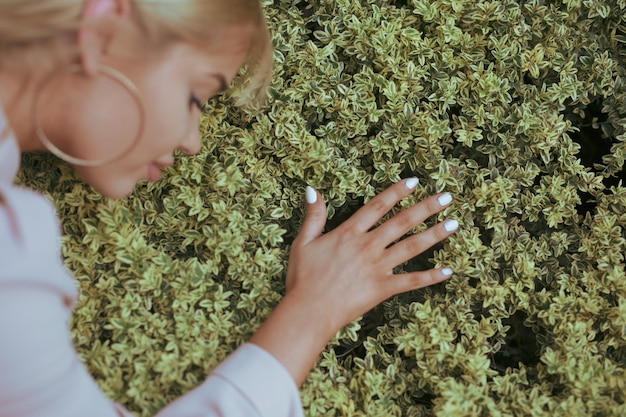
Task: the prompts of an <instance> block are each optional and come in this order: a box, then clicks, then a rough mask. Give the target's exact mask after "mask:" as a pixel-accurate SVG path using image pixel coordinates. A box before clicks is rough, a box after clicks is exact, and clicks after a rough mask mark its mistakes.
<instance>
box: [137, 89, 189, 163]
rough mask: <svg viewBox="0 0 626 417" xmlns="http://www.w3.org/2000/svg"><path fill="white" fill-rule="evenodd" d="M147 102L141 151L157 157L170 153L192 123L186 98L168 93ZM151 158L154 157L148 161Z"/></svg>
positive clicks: (186, 134)
mask: <svg viewBox="0 0 626 417" xmlns="http://www.w3.org/2000/svg"><path fill="white" fill-rule="evenodd" d="M178 96H180V94H178ZM149 103H150V104H149V105H147V106H146V109H145V111H146V123H145V126H144V134H143V135H142V136H143V138H142V141H141V144H140V145H141V148H142V152H141V153H142V154H144V155H147V154H152V155H156V157H157V158H158V157H161V156H164V155H167V154H172V153H173V152H174V150H175V149H176V148H177V147H178V146H180V144H181V142H182V141H183V140H184V139H185V137H186V136H188V135H189V133H190V129H191V127H192V126H193V123H194V122H193V118H194V117H193V115H192V114H191V111H190V108H189V106H188V105H186V103H187V100H185V98H181V97H176V96H175V95H169V97H168V96H159V97H155V98H152V99H150V101H149ZM196 123H197V122H196ZM196 128H197V126H196ZM152 160H154V159H150V160H148V162H149V161H152Z"/></svg>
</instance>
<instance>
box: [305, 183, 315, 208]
mask: <svg viewBox="0 0 626 417" xmlns="http://www.w3.org/2000/svg"><path fill="white" fill-rule="evenodd" d="M316 201H317V191H315V189H314V188H313V187H310V186H307V187H306V202H307V203H309V204H315V202H316Z"/></svg>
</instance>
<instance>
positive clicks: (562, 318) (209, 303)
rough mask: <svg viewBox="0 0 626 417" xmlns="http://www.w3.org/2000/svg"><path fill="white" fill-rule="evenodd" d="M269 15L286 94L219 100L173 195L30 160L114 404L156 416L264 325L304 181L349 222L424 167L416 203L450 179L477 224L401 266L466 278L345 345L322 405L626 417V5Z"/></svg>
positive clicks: (429, 3)
mask: <svg viewBox="0 0 626 417" xmlns="http://www.w3.org/2000/svg"><path fill="white" fill-rule="evenodd" d="M264 3H265V6H266V9H267V15H268V19H269V21H270V25H271V27H272V30H273V32H274V41H275V46H276V51H275V61H276V68H275V77H274V86H273V88H272V89H271V91H270V101H269V104H268V105H267V106H266V107H265V108H262V109H259V110H260V111H259V112H258V113H256V114H255V113H254V112H244V111H242V110H237V109H235V108H233V107H231V106H230V105H229V102H228V100H227V99H226V98H218V99H215V100H213V101H212V102H211V103H210V106H209V107H210V108H209V109H208V110H207V112H206V114H205V115H204V116H203V119H202V132H203V136H204V138H205V141H204V142H205V146H204V149H203V151H202V153H201V154H200V155H199V156H197V157H193V158H179V159H178V162H177V164H176V166H175V167H173V168H172V169H171V170H170V171H168V172H167V175H166V178H165V179H163V180H162V181H161V182H159V183H157V184H152V185H141V186H140V187H138V189H137V190H136V192H135V193H134V194H133V195H132V196H130V197H129V198H127V199H125V200H122V201H117V202H114V201H108V200H105V199H103V198H101V197H99V196H98V195H96V194H94V193H93V192H92V191H90V190H89V189H88V188H86V187H85V186H84V185H82V184H81V183H80V181H78V180H77V179H76V178H75V177H74V175H73V174H72V171H71V169H70V168H68V167H67V166H65V165H60V164H58V163H57V162H56V161H53V160H52V159H50V158H47V157H41V156H28V157H27V158H26V159H25V169H24V170H23V172H22V180H23V181H24V182H25V183H27V184H29V185H32V186H35V187H37V188H39V189H42V190H45V192H46V193H48V194H49V195H50V196H51V198H52V199H54V201H55V202H56V204H57V206H58V209H59V212H60V216H61V218H62V221H63V224H64V229H65V238H64V252H65V256H66V262H67V265H68V267H69V268H70V269H71V270H72V271H74V273H75V274H76V277H77V278H78V280H79V281H80V285H81V290H82V295H81V299H80V304H79V306H78V308H77V310H76V314H75V316H74V319H73V322H72V329H73V334H74V337H75V342H76V346H77V348H78V350H79V352H80V353H81V355H82V356H83V357H84V359H85V361H86V362H87V364H88V366H89V368H90V369H91V371H92V372H93V373H94V375H95V376H96V378H97V379H98V381H99V383H100V384H101V385H102V387H103V388H104V389H105V391H106V392H107V393H108V394H109V395H110V396H111V397H113V398H114V399H115V400H117V401H119V402H121V403H124V404H125V405H127V406H128V407H129V408H130V409H132V410H135V411H137V412H138V413H139V414H140V415H142V416H150V415H153V414H154V413H155V412H156V411H157V410H158V409H159V408H161V407H162V406H164V405H165V404H166V403H168V402H170V401H171V400H172V399H173V398H175V397H177V396H179V395H180V394H182V393H184V392H186V391H187V390H189V389H191V388H192V387H193V386H195V385H197V384H198V383H199V382H200V381H201V380H202V379H203V378H204V376H205V375H206V374H207V373H208V372H209V371H210V370H211V369H212V368H214V367H215V366H216V365H217V364H218V363H219V362H220V361H221V360H223V359H224V358H225V357H226V356H227V355H228V354H229V353H230V352H231V351H232V350H234V349H235V348H236V347H237V346H238V345H240V344H241V343H243V342H244V341H245V340H246V339H247V338H248V337H249V336H250V335H251V334H252V333H253V332H254V330H255V329H256V328H257V327H258V326H259V325H260V323H261V322H262V321H263V319H264V318H265V317H266V316H267V315H268V314H269V312H270V311H271V310H272V308H273V307H274V306H275V305H276V303H277V302H278V301H279V299H280V297H281V294H282V293H283V291H284V284H283V279H284V274H285V266H286V260H287V255H288V249H289V243H290V242H291V241H292V239H293V238H294V236H295V235H296V234H297V231H298V229H299V225H300V223H301V221H302V218H303V205H304V203H303V196H304V187H305V186H306V184H311V185H312V186H314V187H316V188H317V189H319V190H320V191H321V192H322V193H323V195H324V196H325V198H326V200H327V202H328V203H329V205H330V210H329V211H330V212H329V216H330V220H329V226H328V228H329V229H330V228H332V227H334V226H336V225H337V224H338V223H339V222H341V221H342V220H344V219H346V218H347V217H348V216H349V215H350V214H351V213H353V212H354V211H355V210H356V209H357V208H358V207H359V206H361V205H362V204H363V203H364V202H366V201H368V200H369V199H370V198H371V197H372V196H374V195H375V194H376V193H377V192H380V191H382V190H383V189H384V188H386V187H387V186H389V185H390V184H392V183H393V182H395V181H398V180H399V179H400V178H403V177H407V176H410V175H416V176H418V177H419V178H420V179H421V185H420V187H419V188H418V191H417V192H416V193H415V196H414V198H409V199H407V200H406V201H404V202H403V203H402V205H401V206H402V207H406V206H409V205H410V204H412V203H414V202H415V201H418V200H419V199H421V198H423V197H425V196H427V195H430V194H432V193H434V192H438V191H441V190H444V189H445V190H447V191H449V192H451V193H452V194H453V195H454V196H455V203H454V204H453V206H452V207H451V208H449V209H448V210H447V212H446V214H445V215H446V216H447V217H455V218H457V219H459V221H460V223H461V229H460V231H459V232H458V233H457V234H456V235H455V236H453V237H451V238H450V239H449V240H447V241H446V242H445V243H444V244H443V245H440V246H438V247H437V248H436V249H435V250H434V251H432V252H430V253H429V254H427V255H426V256H424V257H421V258H419V259H416V260H415V261H412V262H410V263H408V264H407V265H404V266H403V267H402V268H399V269H400V270H415V269H422V268H428V267H432V266H433V265H437V266H442V265H449V266H451V267H453V268H454V269H455V271H456V274H455V275H454V277H453V278H452V279H451V280H449V281H448V282H446V283H445V284H441V285H438V286H435V287H431V288H428V289H425V290H421V291H416V292H413V293H409V294H404V295H401V296H398V297H395V298H393V299H390V300H388V301H387V302H385V303H384V304H382V305H381V306H379V307H378V308H376V309H375V310H373V311H372V312H370V313H368V314H367V315H365V316H364V317H363V318H361V319H360V320H357V321H355V322H354V323H352V324H351V325H349V326H348V327H346V328H345V329H344V330H343V331H341V332H340V333H339V334H338V335H337V337H336V338H335V339H334V340H333V341H332V342H331V343H330V344H329V346H328V348H327V349H326V351H325V352H324V353H323V355H322V357H321V359H320V361H319V363H318V365H317V367H316V368H315V369H314V371H313V372H312V374H311V375H310V377H309V379H308V381H307V383H306V384H305V386H304V387H303V389H302V398H303V403H304V405H305V408H306V411H307V414H308V415H310V416H407V417H408V416H410V417H418V416H429V415H438V416H456V417H461V416H468V417H469V416H472V417H475V416H624V415H626V405H625V401H626V279H625V272H624V265H625V263H624V262H625V261H624V253H625V249H626V243H625V242H626V240H625V238H626V187H625V186H624V184H623V183H622V180H623V179H624V159H625V158H626V142H625V138H626V131H625V129H626V45H625V43H626V17H625V16H626V1H624V0H562V1H559V0H528V1H524V0H517V1H514V0H478V1H476V0H406V1H400V0H397V1H393V0H375V1H374V0H373V1H365V0H309V1H298V0H265V1H264ZM42 172H45V174H42ZM50 172H53V173H54V172H56V175H50V174H49V173H50ZM402 207H398V209H397V210H396V211H398V210H400V209H401V208H402ZM442 217H443V216H442ZM434 220H435V219H432V220H431V222H430V224H432V222H433V221H434ZM350 296H351V294H345V297H350ZM285 343H289V341H285Z"/></svg>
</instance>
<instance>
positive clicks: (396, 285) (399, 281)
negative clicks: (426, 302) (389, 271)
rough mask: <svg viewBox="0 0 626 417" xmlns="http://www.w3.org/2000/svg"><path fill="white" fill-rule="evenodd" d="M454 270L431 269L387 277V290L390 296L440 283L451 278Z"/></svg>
mask: <svg viewBox="0 0 626 417" xmlns="http://www.w3.org/2000/svg"><path fill="white" fill-rule="evenodd" d="M453 273H454V272H453V271H452V269H450V268H440V269H429V270H428V271H418V272H409V273H406V274H398V275H391V276H390V277H387V282H386V283H385V285H386V290H387V295H388V297H393V296H394V295H397V294H400V293H403V292H407V291H412V290H417V289H420V288H424V287H428V286H429V285H433V284H439V283H440V282H443V281H445V280H447V279H448V278H450V277H451V276H452V274H453Z"/></svg>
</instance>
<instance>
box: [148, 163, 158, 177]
mask: <svg viewBox="0 0 626 417" xmlns="http://www.w3.org/2000/svg"><path fill="white" fill-rule="evenodd" d="M160 179H161V167H160V166H158V165H157V164H155V163H154V162H152V163H151V164H149V165H148V180H149V181H151V182H156V181H158V180H160Z"/></svg>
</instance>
